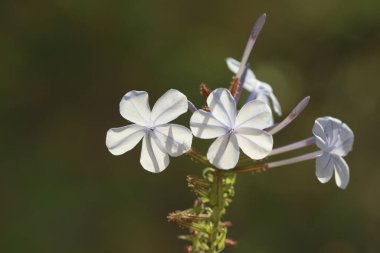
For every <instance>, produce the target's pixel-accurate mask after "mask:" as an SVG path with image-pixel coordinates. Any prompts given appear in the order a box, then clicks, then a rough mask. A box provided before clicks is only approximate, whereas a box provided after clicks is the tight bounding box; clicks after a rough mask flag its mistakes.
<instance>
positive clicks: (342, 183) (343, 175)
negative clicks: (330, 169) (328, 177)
mask: <svg viewBox="0 0 380 253" xmlns="http://www.w3.org/2000/svg"><path fill="white" fill-rule="evenodd" d="M334 161H335V182H336V185H337V186H338V187H339V188H341V189H346V187H347V185H348V182H349V181H350V170H349V168H348V165H347V163H346V161H345V160H344V159H343V158H342V157H340V156H334Z"/></svg>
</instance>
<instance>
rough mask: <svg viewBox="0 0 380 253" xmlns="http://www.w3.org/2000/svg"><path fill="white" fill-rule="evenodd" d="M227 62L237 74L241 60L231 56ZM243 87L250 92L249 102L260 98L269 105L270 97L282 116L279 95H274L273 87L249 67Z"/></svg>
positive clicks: (274, 107) (275, 108) (275, 109)
mask: <svg viewBox="0 0 380 253" xmlns="http://www.w3.org/2000/svg"><path fill="white" fill-rule="evenodd" d="M226 63H227V66H228V68H229V69H230V70H231V71H232V72H234V73H235V74H236V73H237V72H238V71H239V67H240V62H238V61H237V60H235V59H233V58H231V57H229V58H227V59H226ZM243 87H244V88H245V89H246V90H247V91H249V92H250V95H249V97H248V99H247V102H249V101H251V100H254V99H258V100H261V101H263V102H264V103H266V104H268V105H269V104H270V103H269V99H270V100H271V102H272V107H273V110H274V111H275V112H276V114H277V115H279V116H281V114H282V111H281V105H280V103H279V102H278V99H277V97H276V96H275V95H274V93H273V89H272V87H271V86H270V85H269V84H267V83H265V82H262V81H260V80H258V79H257V78H256V75H255V74H254V73H253V71H252V70H251V69H247V72H246V76H245V79H244V83H243Z"/></svg>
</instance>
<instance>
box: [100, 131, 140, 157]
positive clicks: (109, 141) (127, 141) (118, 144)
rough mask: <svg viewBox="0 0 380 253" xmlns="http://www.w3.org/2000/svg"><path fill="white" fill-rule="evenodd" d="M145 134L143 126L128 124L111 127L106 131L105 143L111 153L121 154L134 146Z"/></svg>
mask: <svg viewBox="0 0 380 253" xmlns="http://www.w3.org/2000/svg"><path fill="white" fill-rule="evenodd" d="M144 134H145V127H142V126H139V125H135V124H133V125H129V126H125V127H118V128H111V129H110V130H108V132H107V136H106V145H107V148H108V150H109V151H110V152H111V153H112V154H113V155H122V154H124V153H125V152H127V151H129V150H131V149H132V148H134V147H135V146H136V145H137V143H138V142H139V141H140V140H141V138H142V137H143V136H144Z"/></svg>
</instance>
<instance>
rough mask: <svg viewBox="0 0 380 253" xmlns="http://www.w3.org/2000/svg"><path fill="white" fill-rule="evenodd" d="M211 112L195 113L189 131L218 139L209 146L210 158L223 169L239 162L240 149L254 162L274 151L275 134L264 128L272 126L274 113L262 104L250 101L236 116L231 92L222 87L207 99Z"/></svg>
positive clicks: (204, 137) (203, 137) (208, 154)
mask: <svg viewBox="0 0 380 253" xmlns="http://www.w3.org/2000/svg"><path fill="white" fill-rule="evenodd" d="M207 104H208V107H209V108H210V112H207V111H204V110H198V111H196V112H195V113H194V114H193V115H192V117H191V119H190V128H191V131H192V132H193V134H194V135H195V136H196V137H199V138H202V139H213V138H217V139H216V140H215V141H214V142H213V143H212V144H211V146H210V148H209V150H208V153H207V158H208V160H209V161H210V162H211V163H212V164H213V165H215V166H216V167H218V168H220V169H225V170H227V169H231V168H233V167H235V166H236V164H237V162H238V160H239V154H240V151H239V147H240V148H241V149H242V150H243V152H244V153H245V154H246V155H247V156H249V157H250V158H252V159H262V158H264V157H266V156H267V155H268V154H269V153H270V152H271V150H272V147H273V138H272V135H270V134H269V133H267V132H265V131H263V130H262V129H264V128H267V127H268V126H270V121H271V118H272V112H271V110H270V108H269V106H268V105H267V104H265V103H263V102H261V101H258V100H253V101H251V102H248V103H247V104H245V105H244V106H243V108H241V110H240V111H239V112H238V113H237V111H236V102H235V99H234V98H233V96H232V95H231V93H230V91H229V90H227V89H224V88H219V89H216V90H214V91H213V92H211V93H210V95H209V96H208V98H207Z"/></svg>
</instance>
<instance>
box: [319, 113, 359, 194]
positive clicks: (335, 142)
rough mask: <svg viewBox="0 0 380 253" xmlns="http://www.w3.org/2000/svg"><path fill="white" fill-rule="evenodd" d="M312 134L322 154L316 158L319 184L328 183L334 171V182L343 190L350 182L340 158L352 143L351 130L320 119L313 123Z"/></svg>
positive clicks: (345, 165)
mask: <svg viewBox="0 0 380 253" xmlns="http://www.w3.org/2000/svg"><path fill="white" fill-rule="evenodd" d="M313 134H314V136H315V139H316V145H317V146H318V147H319V148H320V149H321V150H322V154H321V155H320V156H318V157H317V158H316V165H317V170H316V175H317V177H318V179H319V181H320V182H321V183H326V182H328V181H329V180H330V179H331V177H332V175H333V172H334V171H335V182H336V184H337V186H338V187H339V188H342V189H345V188H346V187H347V185H348V182H349V180H350V171H349V168H348V165H347V163H346V161H345V160H344V159H343V158H342V157H344V156H346V155H347V154H348V153H349V152H350V151H351V150H352V145H353V142H354V134H353V132H352V130H351V129H350V128H349V127H348V126H347V125H346V124H344V123H342V122H341V121H340V120H338V119H335V118H332V117H322V118H318V119H316V121H315V124H314V127H313Z"/></svg>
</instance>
